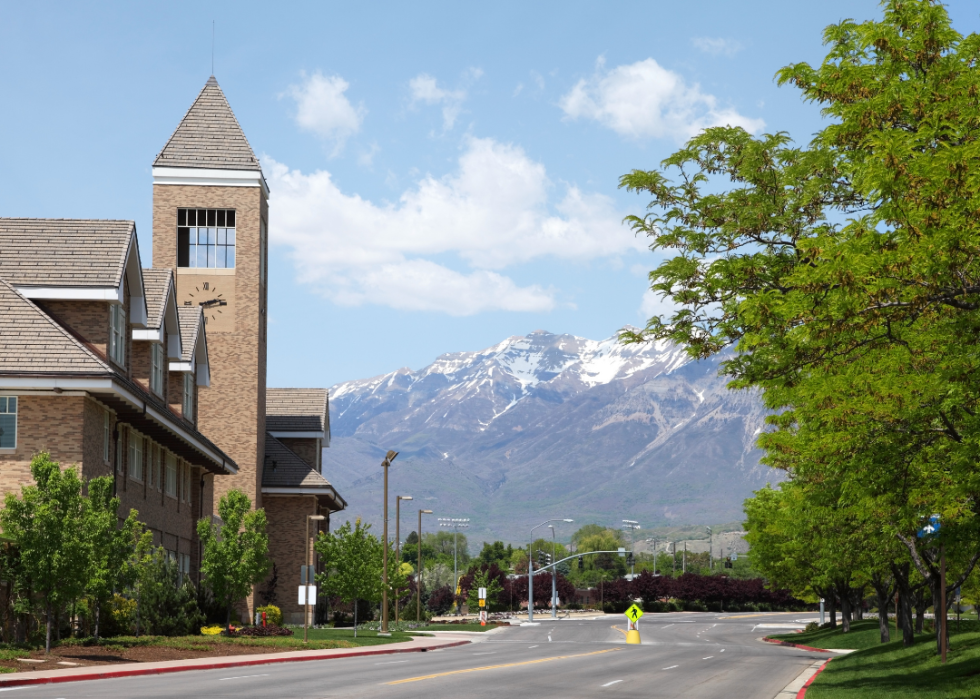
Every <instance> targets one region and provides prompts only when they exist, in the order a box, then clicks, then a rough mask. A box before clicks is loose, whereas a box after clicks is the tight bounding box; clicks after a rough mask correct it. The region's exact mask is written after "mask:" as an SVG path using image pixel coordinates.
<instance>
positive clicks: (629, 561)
mask: <svg viewBox="0 0 980 699" xmlns="http://www.w3.org/2000/svg"><path fill="white" fill-rule="evenodd" d="M633 563H634V558H633V552H632V551H630V552H629V553H627V554H626V565H627V566H629V567H630V568H632V567H633Z"/></svg>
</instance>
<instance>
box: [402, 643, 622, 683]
mask: <svg viewBox="0 0 980 699" xmlns="http://www.w3.org/2000/svg"><path fill="white" fill-rule="evenodd" d="M618 650H622V649H621V648H609V649H608V650H596V651H592V652H591V653H579V654H578V655H555V656H553V657H551V658H541V659H539V660H525V661H523V662H520V663H505V664H503V665H484V666H483V667H471V668H467V669H465V670H451V671H449V672H437V673H436V674H434V675H421V676H420V677H409V678H407V679H404V680H395V681H394V682H387V683H386V684H405V683H406V682H418V681H419V680H431V679H435V678H436V677H447V676H448V675H462V674H464V673H467V672H482V671H483V670H499V669H501V668H505V667H518V666H520V665H535V664H537V663H548V662H551V661H552V660H567V659H568V658H584V657H586V656H589V655H601V654H603V653H614V652H615V651H618Z"/></svg>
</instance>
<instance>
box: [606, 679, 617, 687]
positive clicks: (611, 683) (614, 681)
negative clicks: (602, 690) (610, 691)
mask: <svg viewBox="0 0 980 699" xmlns="http://www.w3.org/2000/svg"><path fill="white" fill-rule="evenodd" d="M620 682H622V680H613V681H612V682H606V683H605V684H604V685H602V686H603V687H611V686H613V685H614V684H619V683H620Z"/></svg>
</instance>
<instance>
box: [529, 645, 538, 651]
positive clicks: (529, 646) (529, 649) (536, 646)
mask: <svg viewBox="0 0 980 699" xmlns="http://www.w3.org/2000/svg"><path fill="white" fill-rule="evenodd" d="M531 648H537V646H528V649H529V650H530V649H531Z"/></svg>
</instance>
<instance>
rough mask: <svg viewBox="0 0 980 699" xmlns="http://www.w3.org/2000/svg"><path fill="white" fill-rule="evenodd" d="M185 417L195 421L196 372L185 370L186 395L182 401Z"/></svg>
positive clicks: (182, 410)
mask: <svg viewBox="0 0 980 699" xmlns="http://www.w3.org/2000/svg"><path fill="white" fill-rule="evenodd" d="M181 412H182V413H183V415H184V418H185V419H187V420H189V421H191V422H194V373H193V372H191V371H187V372H184V395H183V399H182V401H181Z"/></svg>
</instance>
